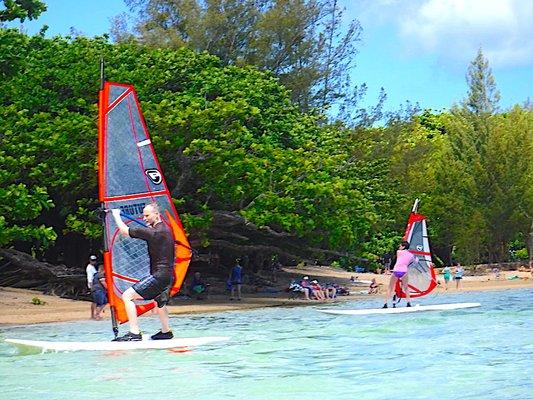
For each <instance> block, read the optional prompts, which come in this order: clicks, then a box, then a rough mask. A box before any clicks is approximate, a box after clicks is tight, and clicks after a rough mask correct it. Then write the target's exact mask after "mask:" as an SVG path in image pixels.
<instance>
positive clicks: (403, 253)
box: [383, 240, 418, 308]
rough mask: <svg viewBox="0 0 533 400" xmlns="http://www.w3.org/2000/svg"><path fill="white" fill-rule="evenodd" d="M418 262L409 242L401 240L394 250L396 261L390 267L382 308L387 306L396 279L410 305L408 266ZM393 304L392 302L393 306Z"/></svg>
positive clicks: (408, 305) (409, 305)
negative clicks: (390, 271) (392, 266)
mask: <svg viewBox="0 0 533 400" xmlns="http://www.w3.org/2000/svg"><path fill="white" fill-rule="evenodd" d="M415 263H418V257H417V256H415V255H414V254H413V253H411V252H410V251H409V242H407V241H405V240H404V241H403V242H401V243H400V246H399V247H398V251H397V252H396V263H395V264H394V268H393V269H392V275H391V277H390V281H389V287H388V288H387V294H386V296H385V304H383V308H388V305H387V302H388V301H389V298H390V297H391V296H392V293H393V292H394V288H395V287H396V283H397V282H398V280H399V281H400V282H401V285H402V290H403V292H404V293H405V295H406V298H407V307H411V295H410V293H409V289H408V284H409V274H408V272H409V266H410V265H411V264H415ZM394 306H395V305H394V304H393V307H394Z"/></svg>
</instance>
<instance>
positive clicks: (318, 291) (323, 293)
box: [311, 279, 326, 300]
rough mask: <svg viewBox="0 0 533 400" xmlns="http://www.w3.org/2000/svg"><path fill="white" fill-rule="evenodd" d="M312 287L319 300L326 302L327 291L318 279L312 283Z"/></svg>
mask: <svg viewBox="0 0 533 400" xmlns="http://www.w3.org/2000/svg"><path fill="white" fill-rule="evenodd" d="M311 287H312V288H313V294H314V295H315V297H316V299H317V300H326V291H325V289H324V288H322V286H320V284H319V283H318V281H317V280H316V279H314V280H312V281H311Z"/></svg>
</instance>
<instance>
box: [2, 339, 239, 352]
mask: <svg viewBox="0 0 533 400" xmlns="http://www.w3.org/2000/svg"><path fill="white" fill-rule="evenodd" d="M228 339H229V338H227V337H222V336H205V337H195V338H175V339H169V340H151V339H149V338H147V337H144V338H143V340H139V341H131V342H112V341H109V342H50V341H44V340H23V339H6V340H5V342H6V343H9V344H12V345H14V346H16V347H18V348H19V349H21V350H39V351H42V352H45V351H80V350H87V351H120V350H146V349H174V348H188V347H196V346H201V345H205V344H209V343H216V342H221V341H225V340H228Z"/></svg>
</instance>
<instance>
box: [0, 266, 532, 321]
mask: <svg viewBox="0 0 533 400" xmlns="http://www.w3.org/2000/svg"><path fill="white" fill-rule="evenodd" d="M304 275H308V276H309V277H310V278H311V279H315V278H316V279H318V280H319V281H323V282H324V281H328V282H335V283H338V284H340V285H342V286H346V287H348V288H349V289H350V293H351V294H350V295H349V296H340V297H338V298H337V299H335V300H327V301H329V302H335V301H337V302H338V301H347V300H357V299H369V298H374V297H381V296H382V294H383V292H384V289H383V288H384V286H382V287H381V293H380V294H378V295H368V294H362V293H361V292H365V291H366V290H367V285H354V284H353V283H352V282H351V281H350V278H351V277H352V276H353V277H357V279H358V280H365V281H366V280H371V279H372V278H376V281H377V282H378V283H382V284H383V285H385V284H386V283H388V279H389V276H388V275H376V274H368V273H362V274H355V273H353V272H346V271H343V270H340V269H334V268H329V267H305V268H283V270H282V271H281V272H280V273H279V274H278V286H277V287H276V288H277V289H279V290H282V289H284V288H286V287H287V286H288V284H289V282H290V280H291V279H293V278H301V277H302V276H304ZM439 281H441V282H442V283H441V285H440V286H439V287H437V288H436V289H435V291H436V293H439V294H443V293H446V292H448V293H457V290H456V289H455V283H454V282H450V284H449V288H448V290H447V291H446V290H445V289H444V282H443V280H442V276H439ZM532 287H533V279H532V278H531V274H530V273H529V272H519V271H505V272H503V273H502V274H501V276H500V277H499V278H498V279H497V278H496V277H495V276H494V275H493V274H490V275H479V276H466V277H465V278H464V279H463V280H462V282H461V286H460V289H459V291H482V290H504V289H519V288H532ZM245 289H246V288H245ZM34 303H40V304H34ZM316 304H318V302H317V301H316V300H311V301H306V300H290V299H289V298H288V294H287V293H286V292H284V291H279V292H277V293H261V292H259V293H247V292H246V290H245V291H244V293H243V300H242V301H229V299H228V296H227V295H224V294H212V295H210V296H209V299H205V300H196V299H185V298H183V299H182V298H179V299H174V300H173V305H171V306H169V311H170V313H171V314H173V315H177V314H192V313H208V312H222V311H230V310H245V309H253V308H260V307H288V306H305V305H316ZM89 318H90V303H89V302H88V301H77V300H68V299H62V298H60V297H57V296H49V295H44V294H42V293H41V292H39V291H35V290H26V289H14V288H7V287H0V325H23V324H38V323H49V322H65V321H75V320H86V319H89ZM104 318H109V310H108V309H106V312H105V313H104Z"/></svg>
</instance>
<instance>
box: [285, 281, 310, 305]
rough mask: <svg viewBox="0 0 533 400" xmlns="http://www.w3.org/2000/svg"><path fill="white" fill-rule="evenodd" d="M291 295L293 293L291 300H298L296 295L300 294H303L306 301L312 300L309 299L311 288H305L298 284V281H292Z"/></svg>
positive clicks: (290, 286) (289, 289)
mask: <svg viewBox="0 0 533 400" xmlns="http://www.w3.org/2000/svg"><path fill="white" fill-rule="evenodd" d="M288 291H289V293H291V295H292V296H291V297H290V298H291V299H294V298H296V295H297V294H298V293H303V294H304V297H305V299H306V300H311V298H310V297H309V288H306V287H305V288H304V287H303V286H302V285H300V284H299V283H297V282H296V281H294V280H293V281H292V282H291V284H290V285H289V288H288Z"/></svg>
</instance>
